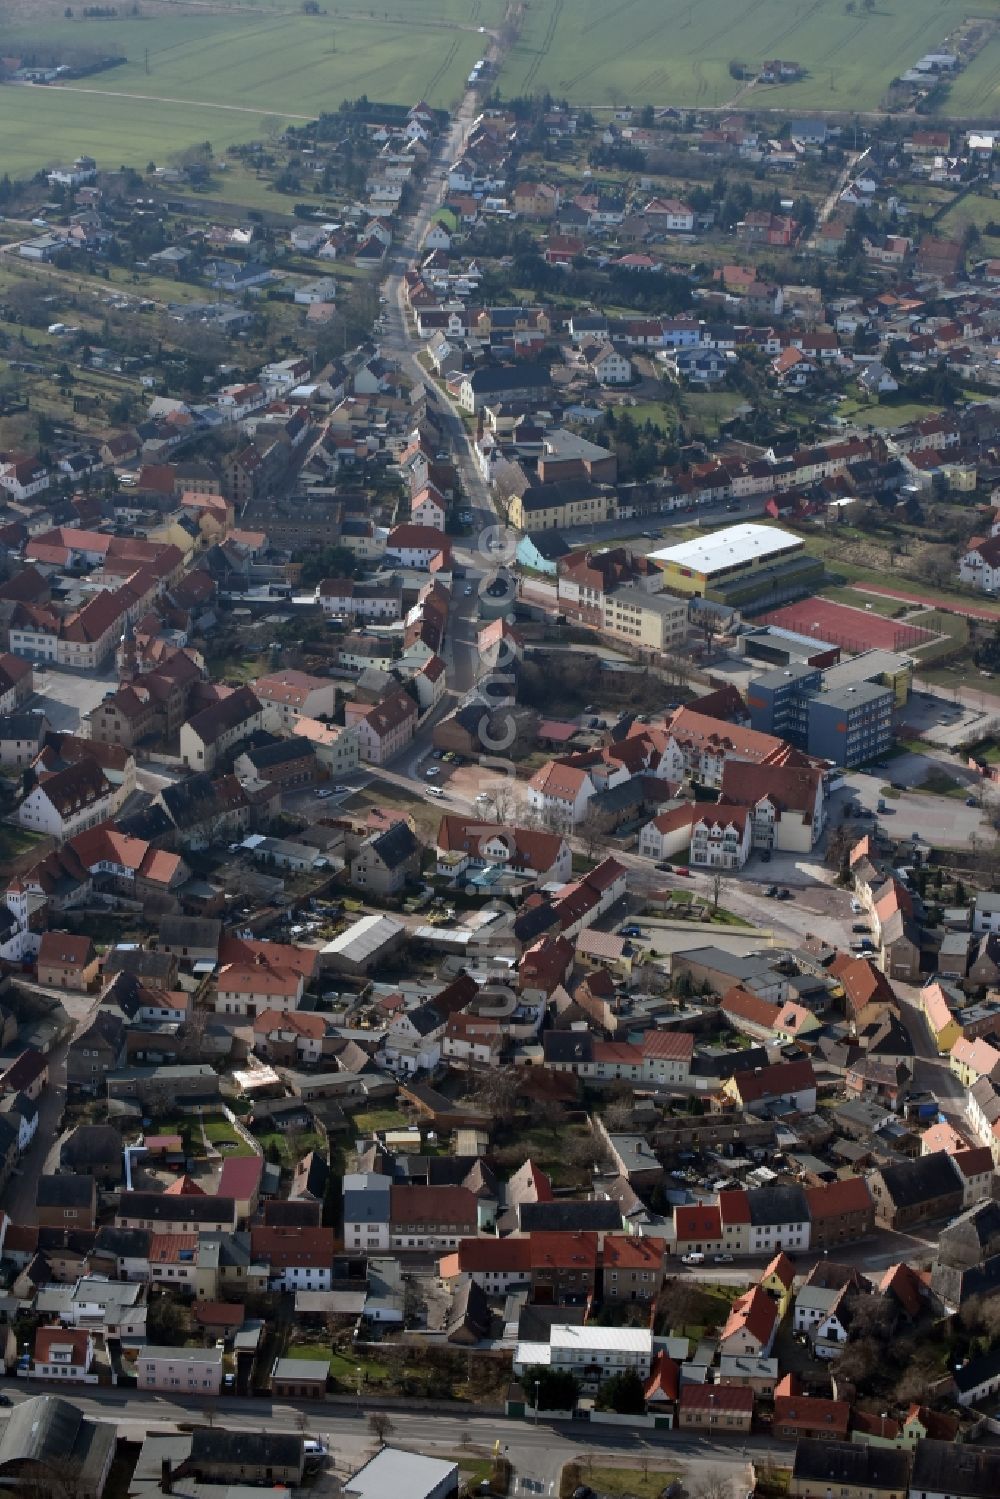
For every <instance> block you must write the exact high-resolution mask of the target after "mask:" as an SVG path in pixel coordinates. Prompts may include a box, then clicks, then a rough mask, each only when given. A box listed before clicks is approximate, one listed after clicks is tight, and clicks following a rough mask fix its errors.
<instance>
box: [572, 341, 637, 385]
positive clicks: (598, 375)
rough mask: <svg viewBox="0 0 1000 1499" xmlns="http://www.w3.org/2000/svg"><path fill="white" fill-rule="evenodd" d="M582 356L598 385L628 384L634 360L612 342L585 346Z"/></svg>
mask: <svg viewBox="0 0 1000 1499" xmlns="http://www.w3.org/2000/svg"><path fill="white" fill-rule="evenodd" d="M580 356H581V358H582V359H583V361H584V363H585V364H586V366H587V368H588V369H589V371H590V373H591V374H592V375H593V377H594V379H595V380H596V381H597V383H598V385H628V384H629V382H630V381H631V379H632V361H631V360H630V359H629V358H628V356H627V355H625V354H622V353H621V352H620V351H619V350H618V349H616V348H615V346H614V345H613V344H611V343H602V344H595V345H592V346H585V347H584V348H583V349H581V351H580Z"/></svg>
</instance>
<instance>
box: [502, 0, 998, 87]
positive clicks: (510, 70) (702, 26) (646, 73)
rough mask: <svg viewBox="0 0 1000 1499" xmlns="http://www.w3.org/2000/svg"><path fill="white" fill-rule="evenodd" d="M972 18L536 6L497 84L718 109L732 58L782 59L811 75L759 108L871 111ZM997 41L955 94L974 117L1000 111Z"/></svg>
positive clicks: (642, 5) (949, 8)
mask: <svg viewBox="0 0 1000 1499" xmlns="http://www.w3.org/2000/svg"><path fill="white" fill-rule="evenodd" d="M996 10H997V6H996V0H989V3H988V4H987V5H986V6H985V8H983V9H980V10H977V11H975V12H974V13H975V14H977V15H983V16H993V15H995V14H996ZM967 14H969V10H968V6H967V4H966V3H965V0H908V3H907V4H906V5H892V6H889V5H884V6H883V5H879V6H877V7H876V8H875V9H874V10H873V11H871V12H867V11H865V10H863V8H862V7H861V6H860V5H859V6H857V7H856V8H855V9H854V10H852V11H848V10H847V9H846V7H845V6H844V5H842V4H841V3H840V0H826V3H823V0H820V3H818V4H817V3H813V4H809V3H806V0H754V4H752V5H733V4H732V0H701V4H699V5H692V4H691V3H690V0H628V3H626V4H625V5H621V4H619V5H608V4H606V3H604V0H574V3H573V4H571V5H568V4H565V3H564V0H536V3H535V4H533V5H532V6H531V7H530V8H529V9H528V11H527V15H526V17H525V20H524V23H523V25H522V27H521V31H520V35H519V37H518V40H517V43H516V44H515V46H514V47H513V48H512V49H511V52H510V54H509V55H508V57H507V60H506V62H505V64H504V66H503V68H502V69H501V74H500V85H501V88H502V91H503V93H504V94H505V95H506V96H507V97H510V96H512V95H515V94H528V93H536V94H537V93H541V92H542V91H544V90H549V91H550V92H551V93H553V94H554V95H555V96H556V97H563V96H565V97H568V98H569V99H570V100H571V101H573V102H575V103H580V104H588V105H591V106H603V107H604V108H608V107H609V106H611V105H612V104H614V103H617V102H620V101H621V100H622V99H629V100H631V101H633V102H634V103H643V104H644V103H646V102H649V103H653V104H675V105H693V106H712V105H723V104H725V103H726V102H727V101H728V100H731V99H732V98H733V97H734V95H736V94H737V93H738V92H739V89H740V86H739V84H738V83H736V82H734V80H733V79H732V78H731V77H730V74H729V63H730V61H731V59H733V58H735V57H739V58H748V59H760V58H764V57H773V56H777V55H778V54H779V53H780V55H781V56H782V57H794V58H795V59H796V60H797V61H798V62H799V63H801V65H802V67H803V68H804V70H805V73H804V76H803V77H802V78H801V79H799V80H797V81H796V82H793V83H786V84H781V85H773V86H771V85H764V84H762V85H760V86H759V87H758V88H755V89H754V91H753V103H754V105H756V106H762V107H769V108H776V109H779V110H784V109H786V108H787V109H791V110H792V111H793V112H795V111H798V110H803V111H807V110H809V109H810V108H812V109H815V108H823V109H842V110H843V109H876V108H878V106H879V102H880V100H881V98H882V95H883V93H884V92H885V89H886V87H887V85H888V83H889V82H890V80H891V78H892V77H893V75H894V73H896V72H898V70H899V67H900V61H899V60H900V59H909V58H913V59H915V58H917V57H919V56H920V54H921V52H924V51H926V50H927V47H928V46H931V45H934V44H936V43H937V42H938V41H940V40H942V39H943V38H944V37H946V36H947V35H948V33H949V31H950V30H951V29H952V28H953V27H954V26H955V25H956V24H957V23H958V22H959V21H961V20H963V19H964V18H965V16H966V15H967ZM993 45H994V44H991V46H990V47H987V49H986V50H985V52H984V53H983V54H981V57H980V59H979V60H978V66H977V64H973V69H975V71H976V76H975V78H974V79H973V81H972V83H971V84H970V83H969V75H968V73H967V74H963V75H962V76H961V77H960V78H959V80H958V81H957V83H956V84H955V86H954V87H955V90H956V93H957V94H958V97H959V98H960V99H961V103H962V108H963V109H964V110H965V111H966V112H967V113H976V114H979V113H980V112H982V111H983V110H986V111H987V112H989V110H990V107H991V105H993V106H995V104H996V91H995V90H996V85H995V82H994V81H993V79H994V75H995V74H996V72H997V68H998V65H1000V50H998V51H997V52H996V53H995V54H994V55H993V59H992V63H990V60H989V53H990V51H991V47H992V46H993ZM984 59H986V60H985V61H984ZM973 69H970V70H969V71H970V72H972V71H973ZM963 85H964V86H963ZM954 103H955V100H954V99H953V101H952V104H953V105H954Z"/></svg>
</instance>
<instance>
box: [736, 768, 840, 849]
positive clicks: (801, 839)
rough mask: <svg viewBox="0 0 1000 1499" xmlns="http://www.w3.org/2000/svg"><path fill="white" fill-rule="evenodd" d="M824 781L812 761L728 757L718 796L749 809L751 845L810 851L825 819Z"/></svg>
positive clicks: (760, 847) (764, 847) (763, 847)
mask: <svg viewBox="0 0 1000 1499" xmlns="http://www.w3.org/2000/svg"><path fill="white" fill-rule="evenodd" d="M823 786H824V781H823V772H822V771H821V770H820V769H819V768H818V767H815V766H812V765H796V766H792V765H780V766H774V765H754V764H752V763H751V762H750V761H748V760H728V761H727V762H726V764H725V766H724V767H723V771H722V784H721V786H720V796H719V800H720V802H728V803H731V804H732V805H734V806H740V807H749V808H750V809H751V819H752V825H751V841H752V845H753V847H754V848H755V849H772V850H777V851H779V852H782V853H808V852H809V850H810V849H811V848H812V847H813V845H814V844H815V843H816V840H817V839H818V838H819V836H820V834H821V833H822V831H823V828H824V825H825V792H824V789H823Z"/></svg>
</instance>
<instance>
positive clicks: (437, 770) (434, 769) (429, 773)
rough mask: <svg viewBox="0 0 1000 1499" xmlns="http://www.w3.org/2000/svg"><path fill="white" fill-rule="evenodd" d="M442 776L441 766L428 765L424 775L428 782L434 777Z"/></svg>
mask: <svg viewBox="0 0 1000 1499" xmlns="http://www.w3.org/2000/svg"><path fill="white" fill-rule="evenodd" d="M440 774H441V767H440V766H439V765H428V767H427V769H426V770H425V771H424V775H425V776H426V777H427V779H428V780H432V779H433V777H434V776H439V775H440Z"/></svg>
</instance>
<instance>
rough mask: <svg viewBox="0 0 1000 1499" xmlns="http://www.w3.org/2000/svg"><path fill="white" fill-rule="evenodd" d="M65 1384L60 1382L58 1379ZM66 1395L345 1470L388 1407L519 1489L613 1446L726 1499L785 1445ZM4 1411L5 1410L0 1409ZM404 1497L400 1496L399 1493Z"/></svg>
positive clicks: (410, 1434) (138, 1433)
mask: <svg viewBox="0 0 1000 1499" xmlns="http://www.w3.org/2000/svg"><path fill="white" fill-rule="evenodd" d="M4 1388H5V1391H6V1393H7V1394H9V1395H11V1397H12V1399H13V1400H14V1401H15V1402H16V1401H18V1400H20V1399H23V1398H26V1397H27V1395H28V1394H29V1393H30V1394H36V1393H50V1392H51V1387H50V1386H49V1385H48V1384H44V1383H41V1382H39V1384H38V1385H37V1387H35V1386H32V1387H31V1389H30V1392H29V1390H28V1389H27V1388H26V1387H25V1385H24V1384H23V1383H22V1384H18V1385H17V1386H16V1387H15V1383H14V1381H8V1383H7V1384H6V1385H5V1387H4ZM60 1392H61V1393H63V1394H65V1393H67V1391H66V1390H65V1387H61V1388H60ZM71 1398H72V1400H73V1403H74V1404H75V1405H77V1406H79V1407H80V1409H81V1410H82V1411H83V1412H84V1414H85V1415H88V1416H90V1417H92V1418H94V1419H96V1420H102V1421H113V1422H114V1424H115V1425H116V1427H117V1428H118V1431H119V1433H120V1435H121V1436H123V1437H125V1438H127V1439H130V1440H141V1438H142V1437H143V1436H145V1435H146V1434H147V1433H148V1432H169V1431H172V1430H174V1429H175V1428H176V1426H177V1425H178V1424H184V1425H186V1426H190V1425H191V1424H192V1423H193V1424H199V1421H200V1420H205V1419H206V1418H209V1419H214V1420H216V1421H218V1422H219V1423H220V1424H224V1425H225V1426H226V1427H227V1428H230V1429H233V1430H236V1431H241V1430H242V1431H297V1430H300V1429H301V1428H302V1424H303V1422H304V1423H305V1429H306V1431H307V1433H308V1434H309V1435H311V1436H316V1437H319V1438H321V1439H322V1440H324V1441H325V1442H326V1445H327V1446H328V1447H329V1448H330V1451H331V1457H332V1464H333V1467H334V1468H335V1470H336V1471H337V1472H338V1473H339V1474H340V1475H341V1476H344V1474H345V1473H348V1472H352V1471H354V1470H355V1469H356V1468H358V1467H359V1466H360V1465H361V1463H363V1462H364V1461H365V1459H366V1458H368V1457H369V1456H370V1455H371V1453H372V1450H373V1448H374V1446H375V1442H374V1440H373V1437H372V1434H371V1433H370V1431H369V1429H368V1414H369V1412H370V1410H372V1409H386V1410H387V1411H388V1414H389V1417H390V1420H391V1423H392V1429H391V1431H390V1432H388V1433H387V1435H386V1440H387V1441H388V1442H389V1443H390V1444H391V1445H393V1446H397V1447H403V1448H409V1449H412V1450H414V1451H420V1452H422V1453H424V1454H426V1455H427V1456H428V1457H456V1456H458V1455H460V1454H461V1453H462V1452H463V1450H466V1451H469V1452H470V1453H471V1452H475V1453H476V1454H479V1455H484V1456H485V1455H487V1454H489V1453H492V1451H493V1447H494V1443H495V1442H499V1443H500V1447H501V1451H503V1452H504V1453H505V1454H506V1456H507V1457H508V1458H509V1460H510V1462H511V1463H512V1465H513V1468H514V1473H515V1475H516V1477H517V1479H518V1484H519V1490H515V1492H517V1491H523V1492H526V1493H527V1492H530V1491H531V1490H530V1487H527V1486H526V1485H525V1480H527V1481H528V1485H534V1486H535V1487H534V1491H535V1492H536V1493H539V1492H540V1493H550V1492H554V1491H555V1490H554V1487H553V1488H552V1489H550V1487H549V1486H550V1484H551V1485H553V1486H554V1485H555V1484H556V1482H557V1480H558V1477H559V1473H560V1471H561V1469H562V1466H563V1464H564V1463H565V1462H567V1461H569V1460H570V1459H572V1458H580V1459H582V1460H583V1461H584V1462H586V1460H587V1458H588V1457H592V1458H593V1460H594V1461H595V1462H600V1461H601V1459H602V1458H605V1457H608V1456H614V1457H617V1458H619V1459H627V1460H628V1461H629V1462H630V1463H632V1464H635V1465H638V1464H639V1463H640V1462H641V1461H642V1459H643V1457H644V1456H648V1458H649V1460H650V1462H651V1463H654V1464H657V1465H658V1464H661V1463H662V1464H664V1465H665V1471H669V1472H672V1473H678V1474H682V1475H683V1476H684V1478H685V1482H686V1485H687V1486H691V1485H693V1484H696V1483H697V1482H698V1480H699V1478H701V1477H704V1476H705V1475H706V1474H707V1473H709V1472H711V1471H713V1470H717V1471H719V1472H720V1473H724V1474H725V1475H726V1476H728V1477H729V1478H730V1480H731V1482H732V1491H733V1496H734V1499H735V1496H736V1493H737V1488H738V1487H741V1488H742V1489H743V1491H744V1492H745V1491H746V1489H747V1488H749V1487H750V1484H749V1481H746V1482H745V1481H744V1480H747V1479H748V1461H749V1460H751V1459H752V1460H754V1461H756V1462H761V1461H763V1460H765V1459H767V1458H773V1459H778V1460H780V1461H783V1462H786V1463H787V1462H788V1460H789V1458H790V1456H791V1452H792V1448H791V1446H783V1445H782V1444H781V1443H779V1442H773V1441H771V1440H769V1439H768V1438H764V1437H749V1438H746V1439H745V1440H744V1439H740V1438H734V1439H733V1440H732V1441H726V1440H724V1439H722V1440H716V1439H711V1438H702V1437H695V1436H691V1435H689V1434H688V1433H686V1432H671V1431H656V1432H646V1431H641V1432H635V1431H630V1430H624V1431H623V1430H621V1429H617V1428H614V1427H611V1426H608V1427H601V1426H591V1425H589V1424H586V1423H583V1422H567V1421H560V1422H549V1421H547V1420H546V1419H545V1414H544V1412H542V1413H541V1414H540V1416H539V1419H538V1422H537V1425H536V1424H535V1422H534V1421H533V1420H531V1418H530V1417H529V1418H528V1419H526V1420H524V1421H510V1420H507V1419H506V1418H504V1417H502V1416H489V1415H477V1414H474V1413H464V1412H463V1413H457V1414H456V1413H454V1412H450V1411H448V1409H447V1408H446V1407H442V1408H441V1409H433V1408H431V1409H427V1410H421V1411H415V1412H412V1413H411V1412H407V1411H405V1410H397V1409H396V1408H394V1407H392V1408H389V1407H379V1406H377V1404H374V1405H373V1404H372V1403H370V1402H369V1401H368V1399H367V1397H364V1398H363V1399H362V1402H361V1404H360V1407H358V1406H355V1404H354V1403H353V1402H352V1401H350V1400H348V1401H346V1402H344V1403H338V1404H336V1405H334V1404H326V1405H324V1404H320V1403H319V1402H316V1401H303V1402H299V1403H287V1402H284V1401H281V1402H279V1401H272V1400H270V1399H267V1398H264V1399H260V1400H246V1399H229V1398H226V1399H225V1400H222V1401H209V1400H206V1401H205V1403H204V1404H203V1405H202V1404H201V1403H200V1402H198V1401H197V1400H195V1399H190V1400H188V1399H185V1400H184V1401H183V1402H181V1401H172V1400H169V1399H167V1398H164V1397H162V1396H157V1395H146V1394H140V1393H138V1392H133V1391H129V1392H124V1391H115V1390H110V1389H108V1390H105V1389H100V1388H98V1389H91V1388H90V1387H87V1388H86V1389H85V1390H84V1389H79V1388H77V1387H74V1389H73V1391H72V1397H71ZM3 1414H4V1415H6V1412H4V1413H3ZM400 1499H403V1496H400Z"/></svg>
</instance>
